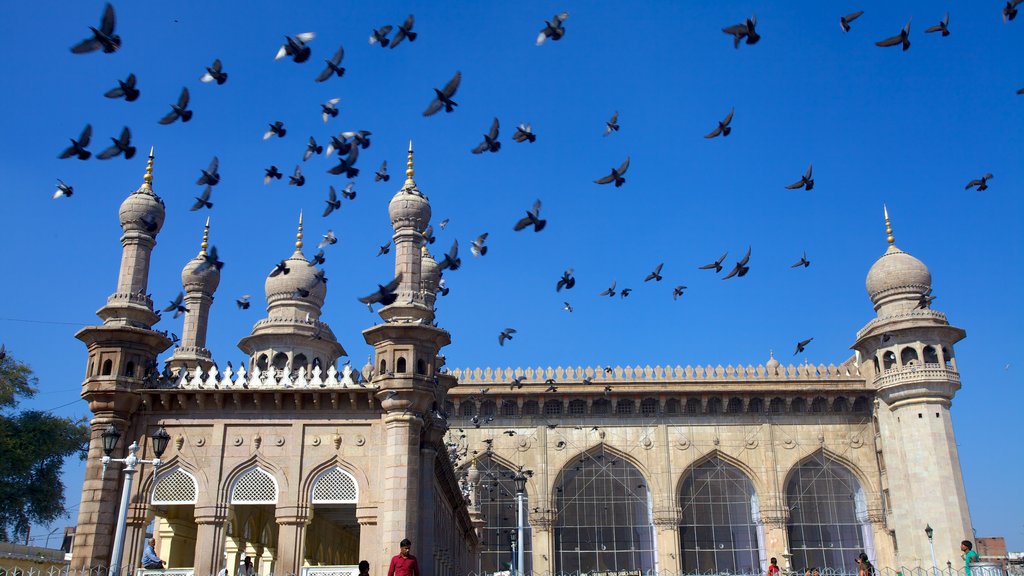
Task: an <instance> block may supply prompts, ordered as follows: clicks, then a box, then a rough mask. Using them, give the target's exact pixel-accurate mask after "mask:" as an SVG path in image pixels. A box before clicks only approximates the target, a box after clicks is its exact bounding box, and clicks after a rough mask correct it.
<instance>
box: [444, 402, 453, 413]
mask: <svg viewBox="0 0 1024 576" xmlns="http://www.w3.org/2000/svg"><path fill="white" fill-rule="evenodd" d="M444 413H445V414H455V402H452V401H451V400H445V401H444Z"/></svg>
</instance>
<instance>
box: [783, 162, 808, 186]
mask: <svg viewBox="0 0 1024 576" xmlns="http://www.w3.org/2000/svg"><path fill="white" fill-rule="evenodd" d="M813 169H814V165H813V164H808V165H807V172H806V173H805V174H804V175H803V176H801V177H800V179H799V180H797V181H796V182H794V183H792V184H790V185H789V186H786V190H796V189H798V188H803V189H804V190H811V189H813V188H814V178H811V171H812V170H813Z"/></svg>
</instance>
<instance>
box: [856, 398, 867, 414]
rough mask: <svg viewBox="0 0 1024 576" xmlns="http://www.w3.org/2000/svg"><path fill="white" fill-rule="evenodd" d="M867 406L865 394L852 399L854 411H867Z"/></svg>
mask: <svg viewBox="0 0 1024 576" xmlns="http://www.w3.org/2000/svg"><path fill="white" fill-rule="evenodd" d="M869 406H870V404H868V398H867V396H857V399H856V400H854V401H853V411H854V412H867V411H868V407H869Z"/></svg>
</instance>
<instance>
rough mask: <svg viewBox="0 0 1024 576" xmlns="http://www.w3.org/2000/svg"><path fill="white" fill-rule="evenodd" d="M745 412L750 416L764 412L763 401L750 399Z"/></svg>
mask: <svg viewBox="0 0 1024 576" xmlns="http://www.w3.org/2000/svg"><path fill="white" fill-rule="evenodd" d="M747 412H750V413H751V414H760V413H761V412H764V400H762V399H760V398H751V399H750V402H749V403H748V404H747Z"/></svg>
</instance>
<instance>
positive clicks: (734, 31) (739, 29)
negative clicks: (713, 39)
mask: <svg viewBox="0 0 1024 576" xmlns="http://www.w3.org/2000/svg"><path fill="white" fill-rule="evenodd" d="M756 28H757V15H756V14H755V15H753V16H751V17H750V18H747V20H746V21H745V22H741V23H739V24H733V25H732V26H729V27H728V28H722V32H725V33H726V34H729V35H731V36H732V37H733V38H732V46H733V48H739V47H740V40H743V39H744V38H746V39H747V40H746V42H747V44H757V42H758V40H760V39H761V35H760V34H758V33H757V30H756Z"/></svg>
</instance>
